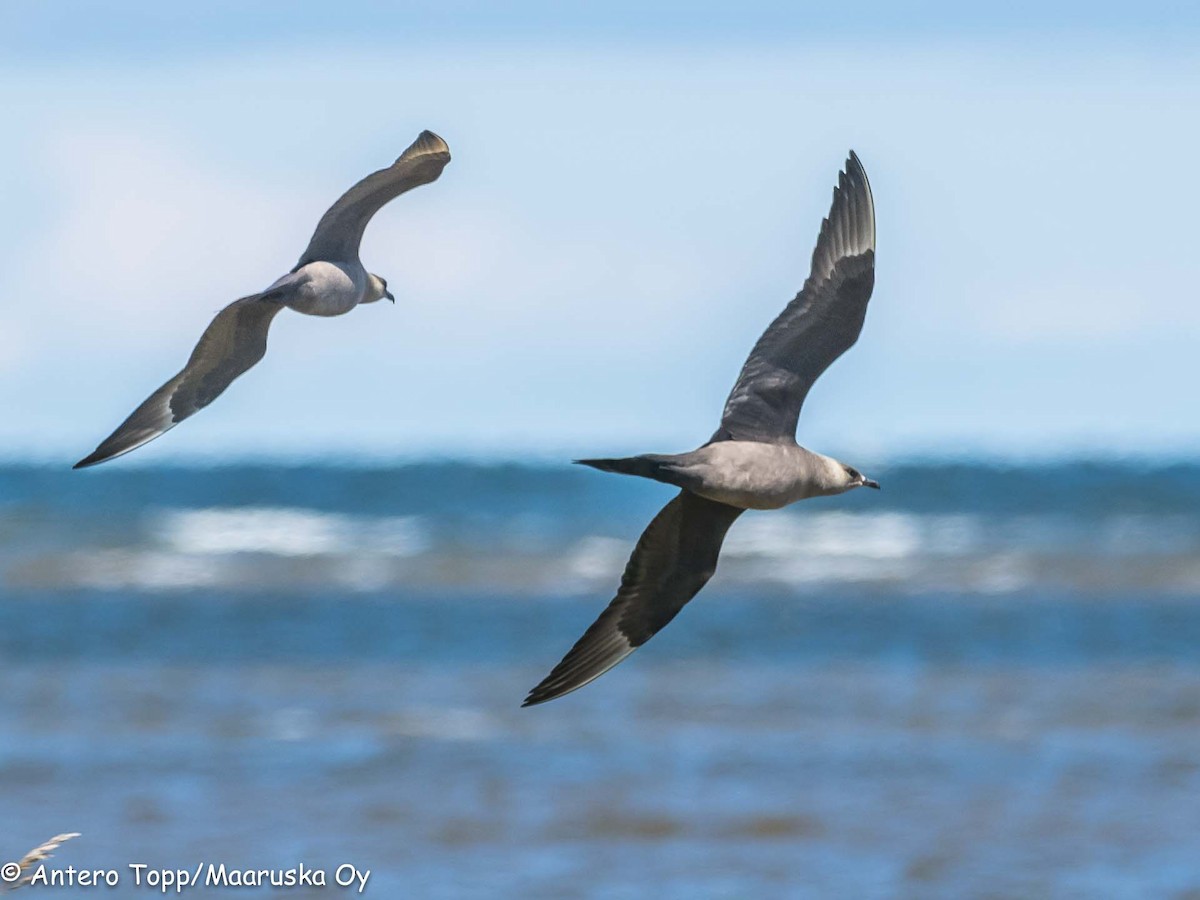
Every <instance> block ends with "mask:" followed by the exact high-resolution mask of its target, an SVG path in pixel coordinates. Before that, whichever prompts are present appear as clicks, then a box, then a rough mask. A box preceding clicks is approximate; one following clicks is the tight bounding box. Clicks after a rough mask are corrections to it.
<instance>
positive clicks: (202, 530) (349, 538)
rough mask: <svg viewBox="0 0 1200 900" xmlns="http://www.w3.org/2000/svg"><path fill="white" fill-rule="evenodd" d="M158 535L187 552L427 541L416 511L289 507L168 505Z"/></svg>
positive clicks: (308, 552) (342, 550)
mask: <svg viewBox="0 0 1200 900" xmlns="http://www.w3.org/2000/svg"><path fill="white" fill-rule="evenodd" d="M153 532H154V534H155V537H156V538H157V539H158V540H159V541H161V542H162V543H164V544H166V545H167V546H168V547H169V548H170V549H172V550H174V551H176V552H178V553H185V554H195V555H216V554H229V553H264V554H269V555H274V556H332V555H339V554H351V553H370V554H378V555H384V556H399V557H405V556H415V555H417V554H420V553H422V552H424V550H426V549H427V547H428V543H429V541H428V539H427V538H426V537H425V535H424V532H423V529H422V528H421V521H420V518H419V517H417V516H393V517H382V518H371V517H365V516H349V515H344V514H341V513H327V512H318V511H316V510H311V509H296V508H286V507H232V508H212V509H185V510H167V511H165V512H162V513H160V514H159V515H158V517H157V520H156V522H155V526H154V529H153Z"/></svg>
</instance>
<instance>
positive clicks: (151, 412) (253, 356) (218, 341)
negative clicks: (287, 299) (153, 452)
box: [74, 292, 283, 469]
mask: <svg viewBox="0 0 1200 900" xmlns="http://www.w3.org/2000/svg"><path fill="white" fill-rule="evenodd" d="M281 309H283V304H282V302H281V301H280V300H279V299H278V298H277V296H276V294H275V293H274V292H267V293H265V294H254V295H253V296H250V297H243V298H242V299H241V300H235V301H234V302H233V303H230V304H229V305H228V306H227V307H225V308H224V309H223V310H221V311H220V312H219V313H217V317H216V318H215V319H213V320H212V323H211V324H210V325H209V326H208V328H207V329H205V331H204V334H203V335H202V336H201V337H200V343H198V344H196V349H195V350H193V351H192V355H191V358H190V359H189V360H188V362H187V365H186V366H184V367H183V371H182V372H180V373H179V374H178V375H176V376H175V377H174V378H172V379H171V380H170V381H168V382H167V383H166V384H164V385H163V386H162V387H160V388H159V389H158V390H157V391H155V392H154V393H153V394H151V395H150V397H149V399H147V400H146V402H145V403H143V404H142V405H141V406H139V407H138V408H137V409H135V410H134V411H133V414H132V415H131V416H130V417H129V418H128V419H126V420H125V421H124V422H122V423H121V426H120V427H119V428H118V429H117V430H116V431H114V432H113V433H112V434H111V435H109V436H108V437H107V438H106V439H105V440H104V443H102V444H101V445H100V446H99V447H97V448H96V451H95V452H94V453H92V455H91V456H88V457H86V458H85V459H81V460H80V461H79V462H77V463H76V464H75V466H74V467H75V468H76V469H82V468H85V467H87V466H94V465H96V464H97V463H102V462H104V461H105V460H109V459H112V458H113V457H115V456H120V455H121V454H123V453H128V452H129V451H130V450H136V449H137V448H138V447H140V446H142V444H145V443H148V442H149V441H152V440H154V439H155V438H156V437H158V436H159V435H160V434H163V433H165V432H167V431H170V430H171V429H172V428H174V427H175V426H176V425H178V424H179V423H180V422H182V421H183V420H184V419H186V418H187V417H188V416H190V415H192V413H195V412H197V411H199V410H201V409H204V407H206V406H208V404H210V403H212V402H213V400H215V399H216V398H217V397H219V396H220V395H221V392H222V391H224V390H225V388H227V387H229V385H230V384H231V383H232V382H233V380H234V379H235V378H237V377H238V376H239V375H241V374H242V373H243V372H245V371H246V370H247V369H249V368H250V367H251V366H253V365H254V364H255V363H256V362H258V361H259V360H260V359H262V358H263V354H265V353H266V352H267V330H268V329H269V328H270V326H271V320H272V319H274V318H275V315H276V313H278V312H279V311H280V310H281Z"/></svg>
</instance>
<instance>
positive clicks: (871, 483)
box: [862, 478, 880, 491]
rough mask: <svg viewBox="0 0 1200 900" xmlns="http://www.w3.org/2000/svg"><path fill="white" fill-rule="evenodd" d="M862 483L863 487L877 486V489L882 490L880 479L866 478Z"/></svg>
mask: <svg viewBox="0 0 1200 900" xmlns="http://www.w3.org/2000/svg"><path fill="white" fill-rule="evenodd" d="M862 483H863V487H869V488H875V490H877V491H878V490H880V487H879V482H878V481H873V480H872V479H870V478H864V479H863V481H862Z"/></svg>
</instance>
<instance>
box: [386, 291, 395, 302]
mask: <svg viewBox="0 0 1200 900" xmlns="http://www.w3.org/2000/svg"><path fill="white" fill-rule="evenodd" d="M383 296H385V297H386V298H387V299H389V300H391V301H392V302H393V303H395V302H396V298H395V297H393V296H392V292H391V291H384V292H383Z"/></svg>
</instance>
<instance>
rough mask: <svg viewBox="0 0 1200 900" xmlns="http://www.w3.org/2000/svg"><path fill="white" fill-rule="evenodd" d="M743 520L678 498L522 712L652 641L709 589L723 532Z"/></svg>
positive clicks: (727, 509)
mask: <svg viewBox="0 0 1200 900" xmlns="http://www.w3.org/2000/svg"><path fill="white" fill-rule="evenodd" d="M741 514H742V510H740V509H738V508H737V507H733V506H727V505H725V504H724V503H717V502H716V501H714V500H706V499H705V498H703V497H700V496H697V495H696V494H693V493H690V492H689V491H681V492H680V494H679V496H677V497H676V498H675V499H674V500H672V501H671V502H670V503H668V504H667V505H666V506H664V507H663V508H662V510H661V511H660V512H659V514H658V515H657V516H655V517H654V520H653V521H652V522H651V523H650V525H649V526H648V527H647V528H646V530H645V531H644V532H643V533H642V536H641V539H640V540H638V543H637V547H635V548H634V551H633V555H632V556H631V557H630V558H629V563H628V564H627V565H626V566H625V574H624V575H623V576H622V577H621V587H620V589H619V590H618V591H617V596H616V598H615V599H614V600H613V601H612V603H610V604H609V605H608V608H607V609H605V610H604V612H603V613H601V614H600V618H598V619H597V620H596V621H595V622H594V623H593V624H592V626H591V627H590V628H589V629H588V630H587V631H585V632H584V634H583V637H581V638H580V639H579V641H578V642H577V643H576V644H575V646H574V647H572V648H571V651H570V652H569V653H568V654H567V655H566V656H565V657H563V660H562V662H560V663H559V664H558V665H557V666H555V667H554V670H553V671H552V672H551V673H550V674H549V675H547V676H546V678H545V679H544V680H543V681H542V682H541V684H539V685H538V686H537V687H535V688H534V689H533V690H532V691H530V692H529V696H528V697H526V698H525V702H524V703H523V704H522V706H532V705H533V704H535V703H544V702H545V701H547V700H553V699H554V698H555V697H561V696H562V695H563V694H567V693H570V692H571V691H573V690H576V689H577V688H581V687H583V686H584V685H585V684H587V683H588V682H590V681H594V680H595V679H596V678H599V677H600V676H601V675H603V674H604V673H605V672H607V671H608V670H609V669H611V668H612V667H613V666H615V665H616V664H617V663H619V662H620V661H621V660H623V659H624V658H625V657H627V656H628V655H629V654H630V653H632V652H633V651H634V650H636V649H637V648H638V647H640V646H641V645H642V644H644V643H646V641H648V640H650V638H651V637H653V636H654V635H655V634H656V633H657V632H658V631H659V630H660V629H661V628H662V627H663V626H664V625H666V624H667V623H668V622H670V621H671V620H672V619H673V618H675V615H676V613H678V612H679V610H681V609H683V607H684V604H686V603H687V602H688V601H689V600H691V599H692V598H693V597H694V596H696V593H697V592H698V591H699V590H700V588H702V587H704V585H705V584H707V583H708V580H709V579H710V578H711V577H712V574H713V572H714V571H715V570H716V568H717V556H718V555H719V554H720V552H721V543H722V542H723V541H724V540H725V533H726V532H727V531H728V530H729V526H730V525H732V524H733V521H734V520H735V519H736V518H737V517H738V516H740V515H741Z"/></svg>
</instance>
